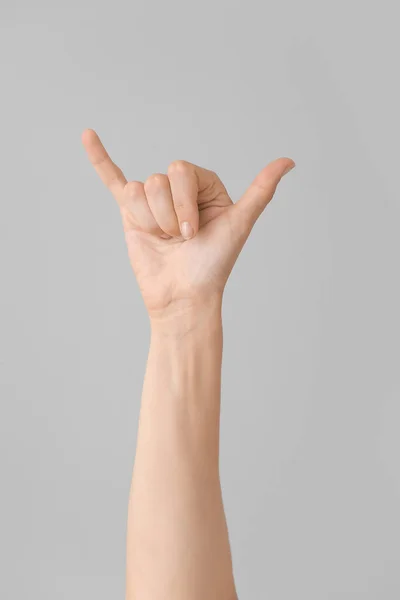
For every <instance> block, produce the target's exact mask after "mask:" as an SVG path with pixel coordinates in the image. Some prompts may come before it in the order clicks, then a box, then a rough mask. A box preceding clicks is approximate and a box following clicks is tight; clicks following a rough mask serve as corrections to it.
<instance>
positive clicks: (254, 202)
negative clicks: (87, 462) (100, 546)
mask: <svg viewBox="0 0 400 600" xmlns="http://www.w3.org/2000/svg"><path fill="white" fill-rule="evenodd" d="M82 142H83V145H84V147H85V149H86V152H87V154H88V157H89V159H90V161H91V163H92V164H93V166H94V168H95V170H96V171H97V173H98V175H99V176H100V178H101V180H102V181H103V183H104V184H105V185H106V186H107V187H108V188H109V190H110V191H111V193H112V195H113V196H114V198H115V200H116V202H117V204H118V206H119V209H120V212H121V217H122V225H123V230H124V233H125V239H126V243H127V249H128V254H129V258H130V262H131V265H132V269H133V271H134V274H135V276H136V279H137V282H138V285H139V288H140V291H141V294H142V297H143V300H144V303H145V306H146V308H147V311H148V315H149V320H150V332H151V333H150V347H149V355H148V361H147V367H146V373H145V377H144V383H143V390H142V399H141V409H140V418H139V429H138V436H137V447H136V456H135V463H134V469H133V476H132V485H131V492H130V498H129V508H128V525H127V561H126V600H205V599H207V600H236V599H237V595H236V590H235V583H234V577H233V569H232V558H231V551H230V544H229V537H228V531H227V526H226V521H225V514H224V508H223V502H222V496H221V486H220V475H219V418H220V396H221V366H222V338H223V336H222V298H223V293H224V288H225V284H226V282H227V279H228V277H229V274H230V272H231V270H232V268H233V265H234V264H235V261H236V259H237V257H238V255H239V253H240V251H241V249H242V248H243V245H244V243H245V242H246V240H247V238H248V236H249V234H250V232H251V230H252V228H253V225H254V224H255V222H256V221H257V219H258V217H259V216H260V215H261V213H262V212H263V210H264V209H265V207H266V206H267V205H268V203H269V202H270V200H271V199H272V197H273V195H274V193H275V190H276V187H277V185H278V183H279V181H280V180H281V178H282V177H283V175H284V174H285V173H287V172H288V171H289V170H291V169H292V168H293V167H294V166H295V165H294V162H293V160H291V159H290V158H278V159H277V160H275V161H273V162H271V163H270V164H268V165H267V166H266V167H265V168H264V169H262V171H261V172H260V173H259V174H258V175H257V176H256V178H255V179H254V181H253V182H252V183H251V185H250V186H249V188H248V189H247V191H246V192H245V193H244V194H243V196H242V197H241V198H240V199H239V200H238V201H237V202H235V203H234V202H233V201H232V200H231V198H230V197H229V195H228V192H227V190H226V188H225V186H224V185H223V183H222V182H221V180H220V179H219V177H218V176H217V175H216V173H214V172H213V171H210V170H208V169H204V168H201V167H199V166H197V165H194V164H191V163H189V162H186V161H183V160H176V161H174V162H172V163H171V164H170V165H169V167H168V170H167V173H165V174H164V173H155V174H152V175H150V176H149V177H148V178H147V179H146V181H144V182H140V181H127V179H126V178H125V176H124V174H123V173H122V171H121V169H119V168H118V167H117V165H116V164H115V163H114V162H113V161H112V160H111V158H110V157H109V155H108V153H107V152H106V150H105V148H104V146H103V145H102V143H101V141H100V139H99V137H98V136H97V134H96V133H95V132H94V131H93V130H91V129H86V130H85V131H84V132H83V134H82Z"/></svg>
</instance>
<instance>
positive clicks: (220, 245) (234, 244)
mask: <svg viewBox="0 0 400 600" xmlns="http://www.w3.org/2000/svg"><path fill="white" fill-rule="evenodd" d="M82 142H83V144H84V147H85V149H86V151H87V154H88V157H89V159H90V161H91V163H92V164H93V166H94V168H95V169H96V171H97V173H98V174H99V176H100V178H101V180H102V181H103V183H104V184H105V185H106V186H107V187H108V188H109V189H110V191H111V192H112V194H113V196H114V198H115V200H116V201H117V203H118V205H119V208H120V211H121V216H122V223H123V229H124V232H125V237H126V242H127V246H128V252H129V258H130V261H131V264H132V268H133V271H134V273H135V275H136V278H137V282H138V284H139V287H140V290H141V293H142V296H143V299H144V302H145V305H146V307H147V310H148V313H149V316H150V317H155V318H158V317H163V316H169V315H171V314H179V313H180V311H182V310H183V311H185V310H186V309H187V308H195V307H196V306H201V305H204V304H205V303H207V302H209V301H210V300H211V299H213V298H215V297H222V293H223V290H224V286H225V284H226V281H227V279H228V276H229V274H230V272H231V270H232V267H233V265H234V263H235V261H236V258H237V256H238V255H239V253H240V251H241V249H242V247H243V245H244V243H245V241H246V239H247V238H248V236H249V234H250V232H251V229H252V227H253V225H254V223H255V222H256V220H257V218H258V217H259V216H260V214H261V213H262V211H263V210H264V208H265V207H266V206H267V204H268V203H269V201H270V200H271V199H272V197H273V195H274V193H275V190H276V187H277V185H278V183H279V181H280V180H281V178H282V176H283V175H285V174H286V173H287V172H288V171H290V170H291V169H292V168H293V167H294V166H295V164H294V162H293V160H291V159H290V158H278V159H277V160H274V161H273V162H271V163H270V164H269V165H267V166H266V167H265V168H264V169H262V171H261V172H260V173H259V174H258V175H257V177H256V178H255V179H254V181H253V182H252V184H251V185H250V187H249V188H248V189H247V191H246V192H245V194H244V195H243V196H242V197H241V198H240V199H239V200H238V201H237V202H236V203H233V202H232V200H231V198H230V197H229V195H228V192H227V191H226V189H225V186H224V185H223V183H222V182H221V180H220V179H219V177H218V176H217V174H216V173H214V172H213V171H210V170H208V169H204V168H202V167H199V166H197V165H194V164H191V163H189V162H186V161H184V160H176V161H174V162H172V163H171V164H170V165H169V167H168V172H167V174H163V173H155V174H152V175H150V177H148V179H146V181H145V182H144V183H143V182H140V181H127V180H126V178H125V176H124V174H123V173H122V171H121V169H120V168H119V167H118V166H117V165H116V164H115V163H114V162H113V161H112V160H111V158H110V156H109V155H108V154H107V151H106V150H105V148H104V146H103V144H102V143H101V141H100V139H99V137H98V135H97V134H96V133H95V132H94V131H93V130H91V129H86V130H85V131H84V132H83V134H82Z"/></svg>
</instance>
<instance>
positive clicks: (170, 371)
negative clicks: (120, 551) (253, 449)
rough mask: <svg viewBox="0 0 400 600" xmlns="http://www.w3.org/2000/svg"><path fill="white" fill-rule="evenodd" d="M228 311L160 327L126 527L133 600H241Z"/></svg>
mask: <svg viewBox="0 0 400 600" xmlns="http://www.w3.org/2000/svg"><path fill="white" fill-rule="evenodd" d="M221 361H222V322H221V306H220V303H218V302H217V303H214V304H212V305H210V306H208V307H207V308H206V307H204V308H203V310H199V311H196V312H195V313H188V314H186V315H184V316H183V317H182V319H180V320H179V319H178V320H175V319H172V320H171V321H170V322H162V321H158V322H156V321H154V322H153V323H152V328H151V342H150V350H149V357H148V362H147V368H146V374H145V379H144V385H143V396H142V406H141V412H140V420H139V431H138V441H137V449H136V459H135V467H134V473H133V479H132V489H131V498H130V506H129V519H128V541H127V543H128V553H127V562H128V564H127V598H128V600H134V599H135V600H136V599H137V600H161V599H162V600H169V599H171V600H181V599H182V600H200V599H201V600H204V598H207V600H213V599H214V598H215V600H224V599H226V600H234V598H235V597H236V596H235V592H234V584H233V576H232V565H231V556H230V548H229V541H228V534H227V529H226V523H225V515H224V510H223V505H222V498H221V488H220V480H219V465H218V460H219V458H218V455H219V415H220V390H221Z"/></svg>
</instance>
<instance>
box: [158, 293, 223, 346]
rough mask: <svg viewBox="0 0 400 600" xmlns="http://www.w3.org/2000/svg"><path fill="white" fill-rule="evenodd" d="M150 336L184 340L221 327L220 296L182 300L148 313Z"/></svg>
mask: <svg viewBox="0 0 400 600" xmlns="http://www.w3.org/2000/svg"><path fill="white" fill-rule="evenodd" d="M149 319H150V327H151V336H152V338H153V337H159V336H160V337H175V338H184V337H186V336H187V335H190V334H194V333H196V332H201V331H202V330H203V331H207V330H209V331H210V330H213V329H215V328H217V329H218V328H220V327H222V294H215V295H212V296H210V297H209V298H207V299H201V300H197V299H195V298H194V299H184V300H177V301H175V302H173V303H171V305H170V306H168V307H167V308H166V309H163V310H160V311H152V312H151V313H149Z"/></svg>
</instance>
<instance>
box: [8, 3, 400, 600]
mask: <svg viewBox="0 0 400 600" xmlns="http://www.w3.org/2000/svg"><path fill="white" fill-rule="evenodd" d="M396 6H397V3H395V2H394V1H393V2H389V1H386V0H383V1H381V2H379V3H378V2H375V3H372V2H361V0H360V1H359V2H356V1H354V0H353V1H352V0H350V1H349V0H347V1H344V0H339V1H336V2H321V1H320V2H318V1H316V0H303V1H301V2H297V1H296V0H286V1H285V2H277V1H274V2H272V1H271V2H262V1H261V0H258V1H255V0H250V1H248V2H244V1H242V2H237V1H232V0H231V1H220V0H216V1H215V2H211V1H209V0H203V2H201V3H194V2H190V1H186V2H184V1H181V0H171V1H170V2H161V1H158V2H151V1H150V2H145V1H144V0H140V1H135V2H132V1H131V2H123V1H122V0H114V1H113V2H106V1H104V0H103V1H102V2H98V1H97V2H95V1H89V0H82V1H80V2H64V3H61V2H50V1H47V2H40V1H38V2H29V1H28V0H23V1H21V2H18V3H14V2H11V0H6V1H4V2H2V5H1V32H0V33H1V35H0V49H1V59H0V60H1V115H0V119H1V139H0V149H1V165H2V169H1V170H2V174H1V200H0V202H1V220H0V232H1V238H0V251H1V254H0V260H1V279H0V286H1V295H0V327H1V331H0V334H1V335H0V392H1V403H0V434H1V437H0V449H1V458H0V474H1V480H0V481H1V484H0V485H1V495H0V503H1V510H0V553H1V557H0V558H1V560H0V569H1V576H0V598H1V599H2V600H3V599H4V600H20V599H22V598H30V599H32V600H47V599H48V600H54V599H60V600H61V599H64V598H65V599H72V598H73V599H74V600H88V599H96V600H110V599H117V598H123V597H124V577H125V524H126V511H127V498H128V490H129V484H130V477H131V468H132V464H133V456H134V448H135V438H136V426H137V418H138V410H139V402H140V394H141V386H142V378H143V374H144V367H145V361H146V358H147V350H148V342H149V326H148V321H147V315H146V312H145V309H144V306H143V303H142V299H141V297H140V294H139V290H138V288H137V286H136V281H135V279H134V276H133V274H132V273H131V270H130V266H129V263H128V259H127V255H126V250H125V242H124V239H123V235H122V229H121V223H120V217H119V213H118V209H117V208H116V206H115V204H114V201H113V199H112V197H111V195H110V193H109V192H108V191H107V190H106V189H104V188H103V186H102V184H101V182H100V181H99V180H98V178H97V175H96V173H95V172H94V171H93V169H92V167H91V165H90V164H89V163H88V161H87V158H86V156H85V154H84V151H83V148H82V146H81V141H80V135H81V132H82V130H83V129H84V128H86V127H92V128H95V129H96V130H97V131H98V133H99V134H100V136H101V137H102V139H103V141H104V143H105V145H106V146H107V148H108V149H109V151H110V154H111V155H112V157H113V158H114V160H115V161H116V162H117V163H119V164H120V166H121V167H122V168H123V169H124V171H125V173H126V175H127V177H128V178H130V179H141V180H143V179H145V178H146V177H147V176H149V175H150V174H151V173H153V172H156V171H164V172H165V171H166V169H167V166H168V164H169V163H170V162H171V161H172V160H175V159H185V160H188V161H191V162H194V163H197V164H199V165H201V166H205V167H207V168H210V169H213V170H215V171H216V172H217V173H218V174H219V176H220V177H221V179H222V180H223V181H224V183H225V185H226V187H227V189H228V191H229V192H230V193H231V195H232V198H233V199H234V200H236V199H238V198H239V196H240V195H241V194H242V193H243V192H244V190H245V189H246V188H247V186H248V185H249V183H250V182H251V181H252V179H253V178H254V177H255V175H256V174H257V173H258V172H259V170H260V169H261V168H262V167H263V166H264V165H265V164H267V163H268V162H269V161H270V160H272V159H274V158H277V157H279V156H290V157H292V158H293V159H294V160H295V161H296V163H297V167H296V169H295V170H294V171H292V172H291V173H290V175H288V176H287V177H286V178H284V180H283V181H282V183H281V185H280V187H279V190H278V192H277V194H276V197H275V199H274V200H273V202H272V203H271V204H270V205H269V207H268V208H267V210H266V212H265V213H264V214H263V215H262V217H261V218H260V220H259V221H258V223H257V224H256V226H255V228H254V229H253V232H252V235H251V238H250V239H249V240H248V242H247V244H246V246H245V248H244V250H243V252H242V254H241V256H240V258H239V261H238V262H237V264H236V266H235V269H234V271H233V273H232V275H231V278H230V280H229V284H228V287H227V290H226V292H225V297H224V335H225V337H224V364H223V388H222V392H223V408H222V428H221V471H222V483H223V492H224V500H225V506H226V513H227V518H228V523H229V530H230V537H231V542H232V551H233V557H234V566H235V575H236V581H237V588H238V592H239V598H240V599H241V600H246V599H249V600H265V599H273V600H293V599H294V598H296V599H298V600H300V599H301V600H303V599H304V600H322V599H323V600H330V599H332V600H337V599H340V600H358V599H360V600H361V599H362V600H375V599H376V600H396V599H397V600H398V598H399V597H400V437H399V431H400V372H399V335H400V321H399V306H400V285H399V256H400V253H399V251H400V242H399V223H400V219H399V217H400V209H399V179H398V172H399V134H400V127H399V101H400V94H399V77H398V73H399V63H398V56H399V52H400V42H399V36H398V14H397V10H398V6H397V10H396Z"/></svg>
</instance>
